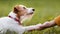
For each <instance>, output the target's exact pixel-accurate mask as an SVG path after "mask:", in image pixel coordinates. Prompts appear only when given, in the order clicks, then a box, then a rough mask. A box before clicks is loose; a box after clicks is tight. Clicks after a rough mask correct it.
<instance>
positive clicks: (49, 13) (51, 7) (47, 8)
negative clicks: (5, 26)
mask: <svg viewBox="0 0 60 34" xmlns="http://www.w3.org/2000/svg"><path fill="white" fill-rule="evenodd" d="M17 4H23V5H26V6H27V7H33V8H35V9H36V11H35V13H34V16H33V18H32V19H31V20H30V21H25V23H23V25H24V26H27V25H35V24H38V23H44V22H45V21H50V20H52V19H54V18H55V17H56V16H58V15H60V0H0V17H4V16H7V15H8V13H9V12H10V11H11V10H12V9H13V6H15V5H17ZM9 33H10V32H9ZM7 34H8V32H7ZM24 34H60V27H58V26H55V27H51V28H48V29H45V30H42V31H40V30H39V31H37V30H35V31H31V32H25V33H24Z"/></svg>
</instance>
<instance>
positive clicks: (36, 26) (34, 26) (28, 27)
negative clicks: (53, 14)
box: [24, 24, 42, 31]
mask: <svg viewBox="0 0 60 34" xmlns="http://www.w3.org/2000/svg"><path fill="white" fill-rule="evenodd" d="M41 26H42V24H37V25H32V26H26V27H24V28H25V31H31V30H37V29H39V28H40V27H41Z"/></svg>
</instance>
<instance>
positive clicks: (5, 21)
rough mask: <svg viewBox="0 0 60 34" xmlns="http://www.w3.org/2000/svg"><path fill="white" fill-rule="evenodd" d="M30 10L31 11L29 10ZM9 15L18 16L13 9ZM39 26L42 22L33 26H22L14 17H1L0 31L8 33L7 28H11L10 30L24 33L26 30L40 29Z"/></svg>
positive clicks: (20, 33)
mask: <svg viewBox="0 0 60 34" xmlns="http://www.w3.org/2000/svg"><path fill="white" fill-rule="evenodd" d="M29 12H31V11H30V10H29ZM8 16H12V17H13V18H16V14H15V13H13V12H12V11H11V12H10V13H9V15H8ZM25 17H26V16H24V17H23V18H25ZM23 18H22V20H23ZM22 20H21V21H22ZM39 26H41V24H37V25H32V26H22V25H19V24H18V22H17V21H15V20H14V19H12V18H9V17H3V18H0V33H6V31H7V30H10V31H15V32H16V33H18V34H23V33H24V32H25V31H28V30H32V29H38V28H39Z"/></svg>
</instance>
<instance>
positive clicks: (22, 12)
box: [9, 5, 35, 21]
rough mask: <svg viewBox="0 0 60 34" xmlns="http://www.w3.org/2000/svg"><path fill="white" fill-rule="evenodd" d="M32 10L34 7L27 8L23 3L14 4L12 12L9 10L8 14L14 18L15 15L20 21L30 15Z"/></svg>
mask: <svg viewBox="0 0 60 34" xmlns="http://www.w3.org/2000/svg"><path fill="white" fill-rule="evenodd" d="M34 11H35V9H34V8H27V7H26V6H24V5H16V6H15V7H14V9H13V12H11V13H10V14H9V15H10V16H11V15H12V16H13V18H16V16H17V17H18V18H20V20H21V21H24V20H25V19H27V18H30V17H32V15H33V13H34ZM13 14H14V15H13Z"/></svg>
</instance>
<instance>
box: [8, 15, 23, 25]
mask: <svg viewBox="0 0 60 34" xmlns="http://www.w3.org/2000/svg"><path fill="white" fill-rule="evenodd" d="M8 17H9V18H12V19H14V20H15V21H17V22H18V23H19V25H22V24H21V23H20V20H18V19H16V18H13V17H11V16H8Z"/></svg>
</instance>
